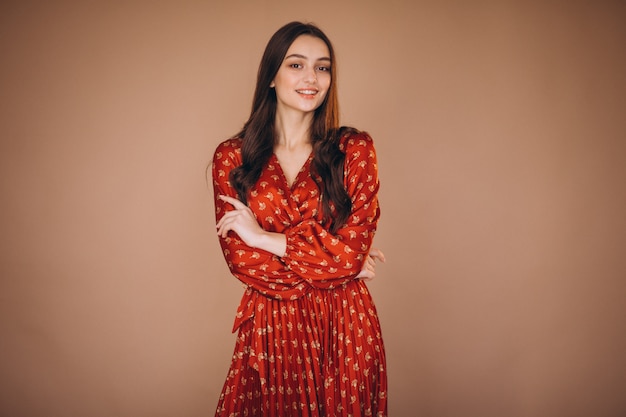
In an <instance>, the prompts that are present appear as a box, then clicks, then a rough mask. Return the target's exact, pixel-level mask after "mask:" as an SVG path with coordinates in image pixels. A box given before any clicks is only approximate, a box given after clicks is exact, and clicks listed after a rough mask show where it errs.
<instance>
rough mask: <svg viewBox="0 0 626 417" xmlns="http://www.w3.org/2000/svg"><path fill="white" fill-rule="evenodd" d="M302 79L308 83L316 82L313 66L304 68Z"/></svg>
mask: <svg viewBox="0 0 626 417" xmlns="http://www.w3.org/2000/svg"><path fill="white" fill-rule="evenodd" d="M304 80H305V81H306V82H309V83H314V82H317V71H315V67H312V68H308V69H307V70H306V73H305V75H304Z"/></svg>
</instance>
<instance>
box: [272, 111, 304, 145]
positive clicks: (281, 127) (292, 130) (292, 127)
mask: <svg viewBox="0 0 626 417" xmlns="http://www.w3.org/2000/svg"><path fill="white" fill-rule="evenodd" d="M312 122H313V113H312V112H311V113H302V112H277V113H276V122H275V124H274V126H275V129H276V145H275V146H280V147H284V148H287V149H294V148H299V147H301V146H303V145H306V146H308V145H309V144H310V143H311V124H312Z"/></svg>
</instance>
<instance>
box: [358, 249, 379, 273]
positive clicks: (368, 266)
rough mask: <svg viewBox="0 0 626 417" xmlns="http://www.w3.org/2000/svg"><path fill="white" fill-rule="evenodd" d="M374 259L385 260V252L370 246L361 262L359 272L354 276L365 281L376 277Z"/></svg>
mask: <svg viewBox="0 0 626 417" xmlns="http://www.w3.org/2000/svg"><path fill="white" fill-rule="evenodd" d="M376 261H381V262H383V263H384V262H385V254H384V253H383V252H382V251H381V250H380V249H376V248H371V249H370V251H369V253H368V254H367V258H366V259H365V262H364V263H363V268H362V269H361V272H359V274H358V275H357V276H356V278H360V279H362V280H365V281H371V280H373V279H374V278H375V277H376Z"/></svg>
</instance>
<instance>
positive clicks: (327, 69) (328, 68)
mask: <svg viewBox="0 0 626 417" xmlns="http://www.w3.org/2000/svg"><path fill="white" fill-rule="evenodd" d="M317 70H318V71H324V72H327V71H330V67H323V66H322V67H317Z"/></svg>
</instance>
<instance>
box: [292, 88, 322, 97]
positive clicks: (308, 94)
mask: <svg viewBox="0 0 626 417" xmlns="http://www.w3.org/2000/svg"><path fill="white" fill-rule="evenodd" d="M296 93H298V94H304V95H307V96H313V95H315V94H317V90H309V89H304V90H296Z"/></svg>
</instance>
